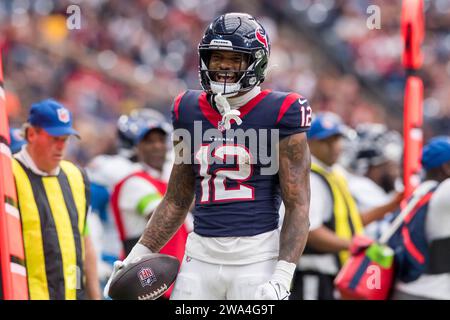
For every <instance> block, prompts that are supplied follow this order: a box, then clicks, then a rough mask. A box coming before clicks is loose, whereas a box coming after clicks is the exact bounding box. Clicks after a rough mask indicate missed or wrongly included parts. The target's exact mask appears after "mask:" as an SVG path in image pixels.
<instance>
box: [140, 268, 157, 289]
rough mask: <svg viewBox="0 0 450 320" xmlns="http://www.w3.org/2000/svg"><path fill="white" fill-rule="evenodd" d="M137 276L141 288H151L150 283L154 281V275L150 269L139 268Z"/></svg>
mask: <svg viewBox="0 0 450 320" xmlns="http://www.w3.org/2000/svg"><path fill="white" fill-rule="evenodd" d="M137 275H138V278H139V280H140V281H141V285H142V287H145V286H151V285H152V283H153V282H155V281H156V276H155V273H154V272H153V270H152V269H150V268H141V270H139V272H138V274H137Z"/></svg>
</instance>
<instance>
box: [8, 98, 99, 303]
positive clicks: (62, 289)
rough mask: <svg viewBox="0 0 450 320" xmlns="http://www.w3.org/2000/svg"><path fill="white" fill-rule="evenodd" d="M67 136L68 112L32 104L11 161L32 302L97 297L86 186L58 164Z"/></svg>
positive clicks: (65, 164)
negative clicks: (22, 142)
mask: <svg viewBox="0 0 450 320" xmlns="http://www.w3.org/2000/svg"><path fill="white" fill-rule="evenodd" d="M71 135H75V136H78V133H77V132H76V131H75V130H74V129H73V128H72V119H71V113H70V112H69V110H67V109H66V108H65V107H64V106H63V105H61V104H60V103H58V102H57V101H55V100H51V99H48V100H44V101H41V102H38V103H35V104H33V105H32V106H31V110H30V114H29V118H28V122H27V123H26V124H25V125H24V136H25V139H26V140H27V145H25V146H24V147H22V149H21V151H20V152H18V153H17V154H15V155H14V159H13V172H14V178H15V182H16V189H17V195H18V205H19V210H20V214H21V219H22V227H23V238H24V248H25V259H26V266H27V277H28V287H29V293H30V299H32V300H48V299H50V300H63V299H70V300H74V299H86V298H90V299H99V298H100V288H99V284H98V279H97V269H96V264H95V263H96V259H95V252H94V251H93V247H92V244H91V241H90V238H89V236H88V235H87V228H86V218H87V217H86V216H87V212H88V208H89V203H90V199H89V188H88V186H89V183H88V181H87V178H86V175H85V173H84V171H82V170H81V169H80V168H78V167H77V166H75V165H74V164H73V163H71V162H69V161H65V160H63V157H64V152H65V149H66V146H67V141H68V138H69V136H71Z"/></svg>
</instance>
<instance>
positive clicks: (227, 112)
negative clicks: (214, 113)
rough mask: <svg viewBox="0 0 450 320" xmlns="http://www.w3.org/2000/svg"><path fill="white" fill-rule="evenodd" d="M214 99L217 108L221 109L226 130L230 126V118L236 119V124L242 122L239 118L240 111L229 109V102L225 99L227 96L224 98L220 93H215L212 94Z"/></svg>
mask: <svg viewBox="0 0 450 320" xmlns="http://www.w3.org/2000/svg"><path fill="white" fill-rule="evenodd" d="M214 101H215V102H216V103H217V105H218V109H219V110H221V109H222V110H223V114H222V123H223V126H224V128H225V129H226V130H228V129H230V128H231V120H232V119H233V120H234V121H236V123H237V124H238V125H240V124H241V123H242V119H241V118H239V116H240V115H241V112H240V111H239V110H231V107H230V104H229V103H228V101H227V98H225V97H224V96H223V95H222V94H221V93H217V94H216V95H215V96H214Z"/></svg>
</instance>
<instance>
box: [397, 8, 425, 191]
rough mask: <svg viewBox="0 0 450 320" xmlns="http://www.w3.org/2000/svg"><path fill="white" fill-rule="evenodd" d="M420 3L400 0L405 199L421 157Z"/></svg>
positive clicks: (414, 184)
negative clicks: (417, 72)
mask: <svg viewBox="0 0 450 320" xmlns="http://www.w3.org/2000/svg"><path fill="white" fill-rule="evenodd" d="M424 24H425V17H424V8H423V0H403V6H402V17H401V31H402V37H403V44H404V49H403V57H402V63H403V67H404V68H405V70H406V74H407V81H406V88H405V97H404V108H403V139H404V154H403V183H404V186H405V194H404V196H405V198H404V199H406V198H407V197H409V196H410V195H411V193H412V191H413V190H414V188H415V187H417V185H418V184H419V182H420V180H419V172H420V169H421V162H420V160H421V156H422V144H423V133H422V121H423V106H422V104H423V83H422V79H420V78H419V77H418V76H416V75H415V72H416V71H417V70H418V69H419V68H420V67H421V66H422V62H423V55H422V52H421V44H422V41H423V39H424V35H425V28H424Z"/></svg>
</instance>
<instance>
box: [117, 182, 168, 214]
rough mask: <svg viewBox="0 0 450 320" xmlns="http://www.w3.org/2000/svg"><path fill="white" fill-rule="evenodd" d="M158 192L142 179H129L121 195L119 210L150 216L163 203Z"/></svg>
mask: <svg viewBox="0 0 450 320" xmlns="http://www.w3.org/2000/svg"><path fill="white" fill-rule="evenodd" d="M161 200H162V196H161V195H160V193H159V192H158V190H157V189H156V188H155V187H154V186H153V185H152V184H150V183H149V182H148V181H145V180H144V179H143V178H140V177H131V178H129V179H128V180H127V181H126V182H125V183H124V184H123V186H122V190H121V192H120V195H119V209H120V210H121V211H123V212H127V213H130V214H138V215H141V216H144V217H145V216H147V215H149V214H150V213H151V212H152V211H153V210H154V209H155V208H156V207H157V206H158V204H159V202H161Z"/></svg>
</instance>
